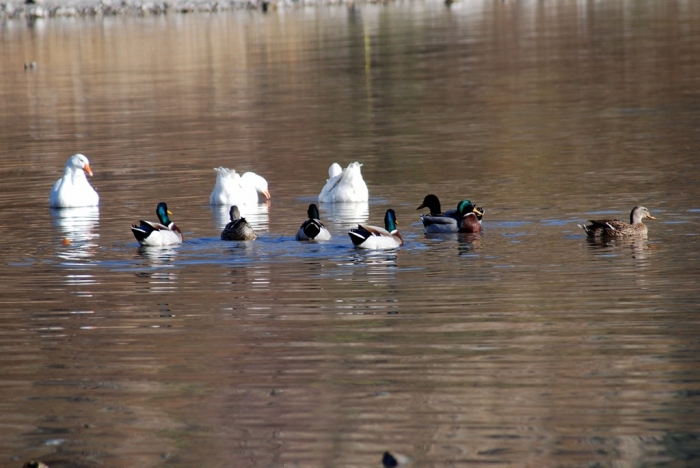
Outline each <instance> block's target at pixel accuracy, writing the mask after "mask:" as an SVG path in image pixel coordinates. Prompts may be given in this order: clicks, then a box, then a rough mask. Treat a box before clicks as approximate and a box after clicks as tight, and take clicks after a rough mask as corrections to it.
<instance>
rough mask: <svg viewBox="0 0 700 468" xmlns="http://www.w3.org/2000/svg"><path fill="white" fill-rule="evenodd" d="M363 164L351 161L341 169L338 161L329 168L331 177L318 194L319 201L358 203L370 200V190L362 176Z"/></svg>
mask: <svg viewBox="0 0 700 468" xmlns="http://www.w3.org/2000/svg"><path fill="white" fill-rule="evenodd" d="M360 167H362V164H360V163H358V162H354V163H350V164H349V165H348V167H346V168H345V169H341V167H340V165H339V164H338V163H333V164H331V167H330V168H329V169H328V176H329V179H328V180H327V181H326V185H324V186H323V189H322V190H321V193H320V194H319V196H318V201H319V203H357V202H366V201H367V200H369V190H367V184H366V183H365V181H364V179H363V178H362V171H361V169H360Z"/></svg>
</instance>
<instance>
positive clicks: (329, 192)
mask: <svg viewBox="0 0 700 468" xmlns="http://www.w3.org/2000/svg"><path fill="white" fill-rule="evenodd" d="M361 166H362V164H360V163H357V162H354V163H351V164H350V165H348V167H347V168H345V169H342V168H341V166H340V165H339V164H337V163H333V165H331V167H330V168H329V170H328V176H329V178H328V180H327V181H326V184H325V185H324V186H323V189H322V190H321V193H320V194H319V196H318V201H319V203H345V202H352V203H357V202H367V201H368V200H369V191H368V189H367V184H366V183H365V181H364V179H363V178H362V172H361V169H360V168H361ZM214 171H216V183H215V184H214V189H213V190H212V193H211V195H210V197H209V203H210V204H211V205H225V206H230V207H231V208H230V211H229V215H230V219H231V221H230V222H229V223H228V224H227V225H226V227H225V228H224V230H223V231H222V232H221V239H222V240H225V241H250V240H255V239H256V238H257V237H258V236H257V234H256V233H255V230H254V229H253V228H252V227H251V226H250V224H248V222H247V221H246V220H245V218H243V217H241V213H240V210H239V208H238V205H251V204H257V203H258V196H259V195H261V196H262V197H263V198H264V199H265V200H269V199H270V192H269V190H268V185H267V181H266V180H265V179H264V178H263V177H261V176H259V175H257V174H255V173H253V172H246V173H245V174H242V175H241V174H238V173H237V172H236V171H235V170H232V169H227V168H225V167H217V168H215V169H214ZM87 175H89V176H92V169H91V168H90V162H89V161H88V158H87V157H86V156H84V155H82V154H74V155H73V156H71V157H70V158H68V162H66V166H65V169H64V172H63V177H61V178H60V179H59V180H57V181H56V183H55V184H54V185H53V187H52V189H51V194H50V197H49V206H50V207H51V208H75V207H84V206H96V205H98V204H99V200H100V197H99V195H98V194H97V192H96V191H95V189H94V188H93V187H92V186H91V185H90V182H88V179H87V177H86V176H87ZM425 208H427V209H428V210H429V213H427V214H423V215H421V221H422V223H423V226H424V228H425V231H426V232H427V233H456V232H467V233H478V232H481V230H482V226H481V220H482V217H483V216H484V213H485V210H484V209H483V208H482V207H480V206H476V205H474V204H473V203H472V202H471V201H469V200H462V201H460V202H459V203H458V204H457V208H455V209H452V210H447V211H445V212H443V211H442V207H441V205H440V200H439V199H438V197H437V196H435V195H433V194H430V195H427V196H426V197H425V198H424V200H423V203H421V204H420V205H419V206H418V208H416V209H417V210H420V209H425ZM169 215H172V213H171V212H170V210H168V206H167V205H166V204H165V203H163V202H161V203H158V206H157V207H156V216H157V218H158V221H157V222H152V221H144V220H140V221H139V224H135V225H133V226H132V227H131V231H132V233H133V234H134V237H135V238H136V240H137V241H138V242H139V244H141V245H144V246H166V245H175V244H181V243H182V239H183V237H182V231H181V230H180V228H178V227H177V225H176V224H175V223H174V222H173V221H172V220H171V219H170V217H169ZM307 216H308V219H306V220H305V221H304V222H303V223H302V225H301V226H300V227H299V230H298V231H297V234H296V240H299V241H324V240H328V239H330V238H331V234H330V232H329V231H328V229H327V228H326V227H325V226H324V225H323V223H322V222H321V220H320V219H319V218H320V216H319V211H318V206H317V205H316V204H315V203H312V204H310V205H309V208H308V210H307ZM645 218H649V219H656V218H655V217H653V216H652V215H651V213H649V210H648V209H646V208H645V207H643V206H636V207H634V209H632V213H631V214H630V222H629V223H626V222H624V221H620V220H617V219H602V220H590V221H589V224H586V225H579V226H580V227H581V228H582V229H583V230H584V231H585V233H586V235H587V236H588V237H591V238H600V237H625V236H644V235H646V234H647V226H646V225H645V224H644V222H643V220H644V219H645ZM397 224H398V223H397V221H396V213H395V212H394V210H392V209H388V210H387V211H386V214H385V215H384V227H383V228H382V227H378V226H371V225H368V224H362V223H360V224H358V225H357V227H356V228H354V229H351V230H350V231H349V232H348V235H349V236H350V240H351V241H352V243H353V245H354V246H355V247H358V248H365V249H394V248H396V247H400V246H401V245H403V238H402V237H401V234H400V233H399V231H398V229H397V227H396V226H397Z"/></svg>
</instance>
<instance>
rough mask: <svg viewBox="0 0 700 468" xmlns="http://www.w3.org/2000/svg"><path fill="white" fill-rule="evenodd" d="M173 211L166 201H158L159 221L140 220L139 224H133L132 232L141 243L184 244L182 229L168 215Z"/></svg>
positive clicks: (155, 244)
mask: <svg viewBox="0 0 700 468" xmlns="http://www.w3.org/2000/svg"><path fill="white" fill-rule="evenodd" d="M171 214H172V212H170V210H169V209H168V205H166V204H165V203H164V202H160V203H158V206H157V207H156V215H157V216H158V221H159V222H158V223H152V222H150V221H143V220H140V221H139V224H138V225H136V224H134V225H133V226H131V232H133V233H134V237H136V240H137V241H139V244H141V245H152V246H163V245H175V244H182V231H180V228H179V227H177V224H175V223H174V222H172V221H170V218H168V215H171Z"/></svg>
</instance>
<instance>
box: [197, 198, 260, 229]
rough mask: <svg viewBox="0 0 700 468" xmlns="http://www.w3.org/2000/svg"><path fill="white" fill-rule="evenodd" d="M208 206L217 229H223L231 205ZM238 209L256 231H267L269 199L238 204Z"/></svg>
mask: <svg viewBox="0 0 700 468" xmlns="http://www.w3.org/2000/svg"><path fill="white" fill-rule="evenodd" d="M237 206H238V205H237ZM210 208H211V213H212V217H213V218H214V225H215V226H216V228H217V229H218V230H219V231H223V230H224V228H225V227H226V225H227V224H228V223H229V221H231V216H230V214H229V212H230V210H231V207H230V206H226V205H216V206H214V205H210ZM238 209H239V211H240V212H241V217H243V218H245V219H246V221H248V222H249V223H250V225H251V226H252V227H253V229H254V230H255V231H256V232H259V231H263V232H266V231H269V229H270V217H269V213H270V201H269V200H268V201H266V202H265V203H258V204H257V205H240V206H238Z"/></svg>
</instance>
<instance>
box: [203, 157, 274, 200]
mask: <svg viewBox="0 0 700 468" xmlns="http://www.w3.org/2000/svg"><path fill="white" fill-rule="evenodd" d="M214 170H215V171H216V183H215V184H214V189H213V190H212V192H211V195H210V196H209V204H210V205H233V204H234V203H237V204H239V205H255V204H257V203H258V193H260V194H262V195H263V197H265V200H269V199H270V192H269V191H268V190H267V181H266V180H265V179H264V178H263V177H261V176H259V175H257V174H256V173H254V172H246V173H245V174H243V175H240V174H238V173H237V172H236V171H235V170H233V169H228V168H226V167H221V166H219V167H215V168H214Z"/></svg>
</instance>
